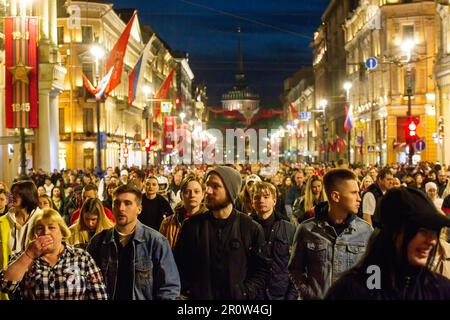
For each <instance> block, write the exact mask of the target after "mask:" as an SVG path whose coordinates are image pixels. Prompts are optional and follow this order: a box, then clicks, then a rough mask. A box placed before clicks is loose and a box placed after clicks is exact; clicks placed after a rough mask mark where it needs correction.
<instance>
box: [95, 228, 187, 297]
mask: <svg viewBox="0 0 450 320" xmlns="http://www.w3.org/2000/svg"><path fill="white" fill-rule="evenodd" d="M132 241H133V256H134V259H133V262H134V263H133V267H132V268H131V270H130V272H132V279H133V288H134V290H133V300H174V299H176V298H177V297H178V296H179V295H180V287H181V285H180V277H179V274H178V269H177V266H176V263H175V259H174V258H173V254H172V250H171V248H170V246H169V243H168V241H167V240H166V238H164V237H163V236H162V235H161V234H160V233H159V232H157V231H156V230H154V229H152V228H149V227H147V226H145V225H143V224H142V223H141V222H139V221H138V222H137V225H136V231H135V233H134V237H133V240H132ZM87 250H88V252H89V253H90V254H91V255H92V257H93V258H94V260H95V262H96V264H97V266H98V267H99V268H100V270H101V271H102V274H103V278H104V280H105V284H106V288H107V291H108V296H109V298H110V299H112V298H113V297H114V294H115V289H116V282H117V270H118V267H119V261H118V258H117V246H116V243H115V241H114V228H111V229H108V230H104V231H102V232H101V233H99V234H97V235H95V236H94V237H93V238H92V239H91V241H90V242H89V245H88V247H87Z"/></svg>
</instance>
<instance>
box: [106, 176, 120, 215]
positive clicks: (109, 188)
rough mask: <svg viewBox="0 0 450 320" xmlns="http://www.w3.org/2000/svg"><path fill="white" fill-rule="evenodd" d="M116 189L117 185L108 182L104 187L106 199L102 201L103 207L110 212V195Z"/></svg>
mask: <svg viewBox="0 0 450 320" xmlns="http://www.w3.org/2000/svg"><path fill="white" fill-rule="evenodd" d="M117 187H118V185H117V183H115V182H110V183H109V184H108V185H107V187H106V192H105V194H106V197H105V200H103V201H102V203H103V206H104V207H105V208H108V209H109V210H111V211H112V194H113V192H114V190H115V189H116V188H117Z"/></svg>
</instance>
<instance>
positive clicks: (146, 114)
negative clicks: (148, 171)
mask: <svg viewBox="0 0 450 320" xmlns="http://www.w3.org/2000/svg"><path fill="white" fill-rule="evenodd" d="M142 91H143V92H144V95H145V107H144V119H145V138H146V139H150V148H151V142H152V140H151V138H150V135H149V119H150V113H151V112H152V110H151V108H150V106H149V105H148V96H149V94H150V93H151V88H150V87H149V86H147V85H145V86H144V87H143V88H142ZM151 121H152V122H153V117H152V119H151ZM145 153H146V162H145V163H146V165H147V168H148V167H149V163H150V150H148V149H146V150H145Z"/></svg>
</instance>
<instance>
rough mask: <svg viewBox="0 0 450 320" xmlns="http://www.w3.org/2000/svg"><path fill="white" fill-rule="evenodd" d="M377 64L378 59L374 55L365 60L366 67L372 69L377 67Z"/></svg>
mask: <svg viewBox="0 0 450 320" xmlns="http://www.w3.org/2000/svg"><path fill="white" fill-rule="evenodd" d="M377 65H378V61H377V58H375V57H370V58H369V59H367V60H366V68H367V69H369V70H373V69H375V68H376V67H377Z"/></svg>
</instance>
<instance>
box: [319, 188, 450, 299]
mask: <svg viewBox="0 0 450 320" xmlns="http://www.w3.org/2000/svg"><path fill="white" fill-rule="evenodd" d="M378 209H379V215H380V222H381V225H380V229H376V230H375V231H374V233H373V234H372V236H371V238H370V240H369V244H368V247H367V251H366V254H365V256H364V257H363V258H362V259H361V261H360V262H359V263H358V264H357V265H356V266H355V267H354V268H352V269H350V270H349V271H348V272H347V273H346V274H344V275H342V277H341V278H340V279H339V280H338V281H336V282H335V283H334V285H333V286H332V287H331V288H330V289H329V291H328V292H327V295H326V297H325V299H330V300H340V299H342V300H351V299H359V300H386V299H388V300H399V299H401V300H436V299H445V300H448V299H450V280H448V279H447V278H445V277H443V276H442V275H440V274H437V273H434V272H432V271H431V270H430V269H431V267H432V265H433V260H434V258H435V252H436V248H437V243H438V238H439V233H440V231H441V229H442V228H444V227H446V226H449V225H450V220H449V219H448V218H447V217H445V216H444V215H442V214H440V213H439V212H438V210H437V209H436V207H435V206H434V204H433V203H432V202H431V201H430V199H428V197H427V196H426V195H425V194H424V193H422V192H421V191H418V190H417V189H415V188H404V187H401V188H394V189H391V190H389V191H388V192H387V193H386V194H385V196H384V197H383V198H381V201H380V205H379V208H378Z"/></svg>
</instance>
